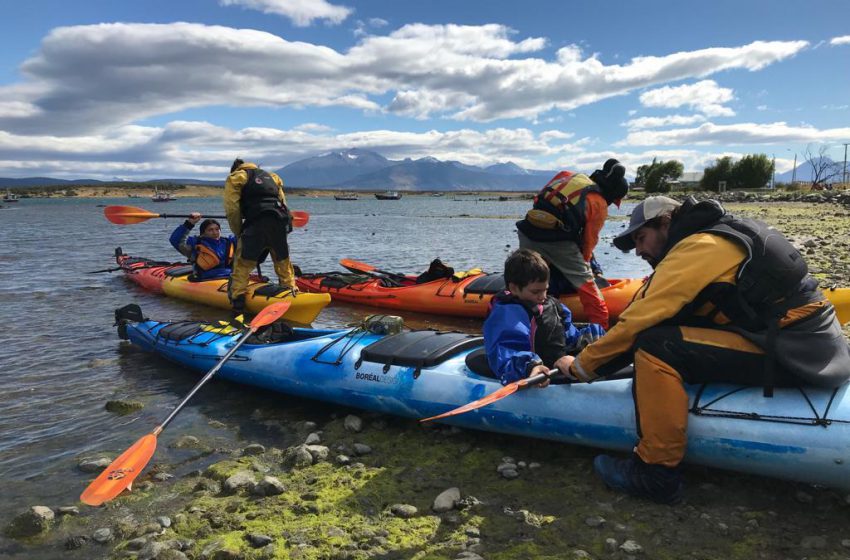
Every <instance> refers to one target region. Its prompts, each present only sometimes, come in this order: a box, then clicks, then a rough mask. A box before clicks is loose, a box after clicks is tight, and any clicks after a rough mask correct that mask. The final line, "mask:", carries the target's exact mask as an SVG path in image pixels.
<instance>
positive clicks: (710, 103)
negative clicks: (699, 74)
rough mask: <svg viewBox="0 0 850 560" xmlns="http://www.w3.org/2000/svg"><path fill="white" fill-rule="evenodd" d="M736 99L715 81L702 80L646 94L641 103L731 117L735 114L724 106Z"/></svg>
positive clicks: (711, 115) (732, 93)
mask: <svg viewBox="0 0 850 560" xmlns="http://www.w3.org/2000/svg"><path fill="white" fill-rule="evenodd" d="M734 98H735V95H734V92H733V91H732V90H731V89H729V88H722V87H719V86H718V85H717V82H715V81H714V80H702V81H700V82H697V83H695V84H686V85H682V86H675V87H673V86H664V87H661V88H658V89H653V90H650V91H647V92H644V93H642V94H641V96H640V102H641V103H642V104H643V106H644V107H663V108H665V109H675V108H677V107H682V106H686V107H690V108H692V109H694V110H696V111H699V112H701V113H704V114H705V115H707V116H709V117H731V116H734V115H735V112H734V111H733V110H732V109H730V108H728V107H724V106H723V104H724V103H728V102H729V101H732V100H733V99H734Z"/></svg>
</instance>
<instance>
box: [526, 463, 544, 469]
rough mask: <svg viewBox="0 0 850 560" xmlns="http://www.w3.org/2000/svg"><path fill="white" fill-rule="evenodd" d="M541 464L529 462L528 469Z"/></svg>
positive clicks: (535, 467) (536, 467)
mask: <svg viewBox="0 0 850 560" xmlns="http://www.w3.org/2000/svg"><path fill="white" fill-rule="evenodd" d="M541 466H542V465H541V464H540V463H529V464H528V468H529V469H539V468H540V467H541Z"/></svg>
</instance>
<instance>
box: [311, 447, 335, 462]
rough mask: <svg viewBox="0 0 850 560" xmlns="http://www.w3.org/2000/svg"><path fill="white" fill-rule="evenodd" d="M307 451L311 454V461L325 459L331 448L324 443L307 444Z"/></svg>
mask: <svg viewBox="0 0 850 560" xmlns="http://www.w3.org/2000/svg"><path fill="white" fill-rule="evenodd" d="M307 451H309V452H310V455H312V456H313V463H319V462H321V461H327V460H328V455H329V454H330V452H331V450H330V449H328V448H327V447H325V446H324V445H307Z"/></svg>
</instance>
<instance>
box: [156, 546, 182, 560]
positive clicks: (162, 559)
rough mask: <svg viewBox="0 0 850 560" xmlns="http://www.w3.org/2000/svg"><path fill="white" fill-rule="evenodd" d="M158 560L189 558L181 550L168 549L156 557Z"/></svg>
mask: <svg viewBox="0 0 850 560" xmlns="http://www.w3.org/2000/svg"><path fill="white" fill-rule="evenodd" d="M156 560H189V557H188V556H186V555H185V554H183V553H182V552H181V551H179V550H174V549H173V548H167V549H165V550H163V551H162V552H161V553H160V554H159V556H157V557H156Z"/></svg>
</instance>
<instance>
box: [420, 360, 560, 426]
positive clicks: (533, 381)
mask: <svg viewBox="0 0 850 560" xmlns="http://www.w3.org/2000/svg"><path fill="white" fill-rule="evenodd" d="M558 371H560V370H558V368H555V369H551V370H549V373H548V375H547V374H545V373H538V374H537V375H532V376H531V377H526V378H525V379H520V380H519V381H514V382H513V383H510V384H508V385H505V386H504V387H502V388H501V389H499V390H498V391H494V392H492V393H490V394H489V395H487V396H485V397H482V398H480V399H478V400H477V401H472V402H471V403H467V404H465V405H463V406H459V407H457V408H455V409H453V410H450V411H448V412H444V413H442V414H438V415H437V416H431V417H430V418H423V419H422V420H420V422H430V421H432V420H439V419H440V418H448V417H449V416H457V415H458V414H463V413H464V412H470V411H472V410H475V409H477V408H481V407H483V406H487V405H488V404H493V403H494V402H496V401H500V400H502V399H504V398H505V397H509V396H511V395H513V394H514V393H516V392H517V391H519V390H520V389H527V388H529V387H533V386H535V385H540V384H541V383H543V382H544V381H546V380H547V379H548V378H549V376H551V375H555V374H556V373H558Z"/></svg>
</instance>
